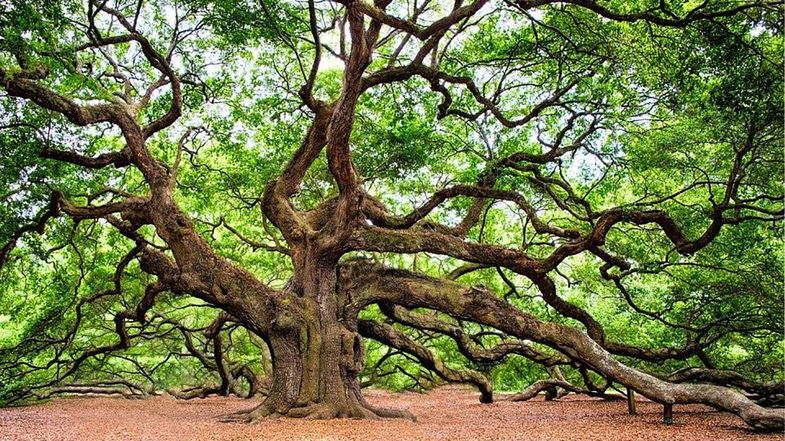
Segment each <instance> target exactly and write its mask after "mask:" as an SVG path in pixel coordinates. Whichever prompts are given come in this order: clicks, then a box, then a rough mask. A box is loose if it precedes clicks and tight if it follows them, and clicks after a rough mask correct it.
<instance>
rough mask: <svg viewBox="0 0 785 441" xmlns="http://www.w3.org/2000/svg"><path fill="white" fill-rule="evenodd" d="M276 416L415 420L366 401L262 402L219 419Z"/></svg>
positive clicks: (404, 412)
mask: <svg viewBox="0 0 785 441" xmlns="http://www.w3.org/2000/svg"><path fill="white" fill-rule="evenodd" d="M277 418H303V419H308V420H326V419H333V418H352V419H365V420H378V419H383V418H402V419H408V420H411V421H417V418H416V417H415V416H414V415H413V414H412V413H411V412H409V411H407V410H403V409H383V408H375V407H373V406H371V405H369V404H367V403H359V402H358V403H355V404H352V405H336V404H330V403H312V404H308V405H305V406H299V407H291V408H288V409H280V408H278V409H273V408H272V406H270V405H268V404H266V403H264V402H263V403H262V404H260V405H258V406H256V407H254V408H252V409H248V410H241V411H239V412H234V413H230V414H228V415H224V416H223V417H221V418H220V419H219V421H221V422H224V423H253V422H258V421H261V420H265V419H277Z"/></svg>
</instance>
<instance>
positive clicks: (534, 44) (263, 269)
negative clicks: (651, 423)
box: [0, 0, 785, 430]
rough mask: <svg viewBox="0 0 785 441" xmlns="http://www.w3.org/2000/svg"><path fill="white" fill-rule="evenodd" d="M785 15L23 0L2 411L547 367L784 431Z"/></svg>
mask: <svg viewBox="0 0 785 441" xmlns="http://www.w3.org/2000/svg"><path fill="white" fill-rule="evenodd" d="M780 6H781V5H780V3H778V2H753V3H725V2H670V1H668V2H663V1H660V2H649V1H641V2H632V3H630V2H594V1H582V0H581V1H578V0H575V1H550V0H547V1H518V2H513V1H506V2H502V1H498V2H497V1H487V0H477V1H474V2H471V3H464V2H462V1H456V2H455V3H454V4H449V5H446V4H437V3H436V2H431V1H428V0H423V1H418V2H392V1H388V0H384V1H376V2H374V3H370V2H362V1H337V2H326V1H320V2H316V1H308V2H297V1H294V2H272V1H266V0H265V1H261V2H253V3H248V4H239V5H238V4H235V3H234V2H220V1H218V2H216V1H210V2H208V1H202V0H187V1H181V2H154V3H148V2H137V1H101V2H99V1H87V2H49V1H48V2H43V3H41V2H35V3H33V2H28V1H11V2H8V3H6V4H4V6H3V8H5V11H4V13H3V14H2V15H1V16H0V17H1V18H0V30H1V34H0V35H1V36H2V39H0V60H2V65H0V85H2V89H3V90H4V91H5V94H6V97H4V99H3V100H2V101H0V102H2V105H3V106H4V112H3V115H2V120H1V121H0V124H2V127H3V130H2V131H0V148H2V149H3V158H4V159H3V169H2V174H1V179H2V186H3V190H2V198H3V201H4V205H3V208H2V213H3V224H2V228H3V230H2V231H3V236H4V240H3V242H2V243H3V248H2V251H0V265H2V277H3V281H4V282H3V296H2V302H3V303H4V306H5V310H7V311H9V312H10V313H9V314H7V315H4V316H2V318H3V320H4V321H3V322H2V329H3V332H4V333H5V335H6V337H7V340H8V341H7V344H4V349H3V350H2V359H3V362H2V366H1V367H0V369H2V370H1V371H0V379H2V380H1V381H2V382H3V400H4V401H5V402H6V403H13V402H17V401H19V400H23V399H28V398H31V397H34V396H39V397H41V396H48V395H49V394H51V393H59V392H60V391H62V390H63V388H66V389H65V390H66V392H67V391H68V389H67V388H69V387H71V388H77V389H78V388H95V387H102V386H107V385H110V386H111V385H116V384H120V385H124V386H126V387H127V388H128V390H129V391H130V393H134V394H145V393H149V392H152V391H155V390H157V389H161V388H168V387H177V388H180V389H181V388H182V387H183V386H184V385H187V384H188V383H189V382H190V380H191V379H193V380H197V381H194V383H197V384H196V385H195V386H194V388H186V390H184V391H181V392H177V393H178V394H180V395H181V396H183V397H186V398H187V397H191V396H204V395H206V394H210V393H219V394H224V395H225V394H228V393H237V394H240V395H251V396H253V395H255V394H256V393H259V392H263V393H265V394H266V398H265V399H264V401H263V402H262V404H261V405H259V406H258V407H256V408H255V409H253V410H251V411H249V412H247V413H243V414H241V415H234V416H233V418H239V419H243V420H251V419H255V418H260V417H265V416H268V415H271V414H276V415H279V414H280V415H287V416H306V417H311V418H331V417H365V418H373V417H393V416H410V415H409V414H408V413H406V412H401V411H391V410H384V409H376V408H373V407H371V406H370V405H369V404H368V403H366V402H365V400H364V399H363V397H362V394H361V386H362V381H361V380H362V379H365V380H366V383H373V382H381V383H382V384H384V382H385V381H388V380H384V379H385V378H398V380H395V381H399V382H400V381H401V380H400V379H401V378H403V377H402V376H406V377H408V378H411V379H413V380H414V381H415V382H416V384H418V385H420V386H423V385H427V384H426V383H423V382H422V375H421V374H418V373H417V372H411V371H412V370H413V369H412V368H411V366H414V365H420V366H423V367H425V368H427V369H428V370H430V371H432V372H433V373H434V374H435V375H436V376H438V377H439V378H440V379H441V380H440V381H448V382H462V383H470V384H473V385H475V386H476V387H477V388H478V389H479V390H480V392H481V394H480V397H481V401H483V402H490V401H492V399H493V397H492V389H493V388H492V385H493V383H494V382H496V383H497V384H505V382H506V383H507V384H508V385H510V386H520V385H519V384H510V382H511V380H510V378H511V377H514V378H518V380H517V381H520V379H521V378H524V379H528V378H529V377H532V376H533V375H532V373H533V372H534V373H535V374H534V375H536V370H533V369H534V368H533V367H532V366H535V365H538V366H545V367H547V369H548V370H549V374H550V375H551V376H552V377H553V378H552V379H551V380H549V382H544V383H543V382H540V383H535V384H534V385H533V389H530V390H529V391H527V392H524V393H523V395H522V396H519V397H518V398H526V397H527V396H529V395H531V391H533V390H539V389H541V388H543V387H544V386H543V385H545V386H547V387H545V388H546V389H550V390H551V392H550V396H554V395H555V394H556V392H555V388H562V389H563V390H567V391H577V392H585V393H590V394H593V395H596V396H603V397H612V396H611V395H609V394H607V393H606V392H608V391H609V390H610V389H611V388H613V387H616V386H615V385H622V386H624V387H626V388H627V390H635V391H638V392H639V393H641V394H642V395H645V396H646V397H648V398H650V399H652V400H654V401H657V402H660V403H663V404H665V405H666V407H668V408H670V406H671V405H673V404H674V403H703V404H708V405H711V406H714V407H716V408H719V409H722V410H726V411H730V412H733V413H735V414H737V415H739V416H740V417H741V418H743V419H744V420H745V421H746V422H747V423H748V424H749V425H750V426H752V427H754V428H756V429H761V430H766V429H781V428H782V427H783V421H785V413H783V411H782V410H776V409H771V408H768V407H765V406H770V405H772V404H776V403H777V402H778V401H779V400H781V395H782V386H781V383H772V382H770V381H769V380H772V379H775V380H777V379H778V380H781V379H782V371H781V359H782V355H783V353H782V352H783V346H782V341H783V339H782V329H783V323H782V302H781V295H780V294H781V291H782V278H781V277H780V276H781V274H782V267H781V266H782V265H781V262H782V255H781V254H782V246H781V245H782V244H781V241H780V238H781V223H780V221H781V220H782V210H783V206H782V203H783V190H782V179H781V177H782V176H781V170H782V154H781V153H782V152H781V147H782V99H781V94H780V93H779V92H778V91H781V90H782V65H781V60H780V57H779V55H780V54H781V52H782V30H781V23H780V22H779V21H778V17H777V15H778V14H777V13H778V12H779V8H780ZM31 233H39V234H37V235H36V234H31ZM249 251H250V252H249ZM458 280H460V282H459V281H458ZM11 317H13V318H11ZM365 339H371V340H373V341H375V342H378V343H379V344H381V345H382V346H383V347H386V348H388V349H382V346H376V343H374V346H372V348H373V351H372V352H371V354H370V355H368V354H367V351H366V340H365ZM260 340H261V341H260ZM267 348H269V354H270V357H271V362H272V366H269V367H267V368H266V369H263V366H264V364H265V363H264V361H265V359H266V356H265V355H264V353H265V351H266V350H267ZM510 355H517V356H521V357H522V358H525V359H527V360H530V362H531V363H533V364H530V365H523V366H522V367H521V365H518V366H519V367H517V368H516V367H515V365H514V364H512V365H510V364H507V363H503V362H504V360H505V359H507V358H511V357H508V356H510ZM367 356H368V357H369V358H370V363H369V364H368V368H367V369H365V362H366V357H367ZM459 357H463V360H461V359H460V358H459ZM401 358H406V359H407V360H409V361H407V362H397V361H395V360H400V359H401ZM445 361H446V362H445ZM393 362H395V364H396V372H397V373H395V374H394V375H395V377H393V376H392V375H393V374H391V372H392V371H390V369H389V367H390V366H391V364H392V363H393ZM519 362H520V360H519V359H517V358H516V359H513V360H512V361H511V362H510V363H519ZM499 363H502V364H501V365H499ZM494 365H498V366H497V367H493V366H494ZM731 368H732V369H731ZM364 369H365V370H364ZM516 369H518V370H520V369H523V370H524V371H526V372H527V373H526V374H524V375H520V374H515V371H516ZM205 373H210V375H214V378H215V377H217V378H216V380H217V381H216V383H214V384H212V383H210V382H206V381H204V378H203V375H204V374H205ZM489 377H490V378H489ZM117 378H120V379H123V381H125V383H112V382H117V381H120V380H117ZM129 378H134V379H136V380H137V381H136V382H130V381H128V379H129ZM243 379H244V381H241V380H243ZM68 381H71V382H72V383H69V384H66V383H67V382H68ZM73 381H76V382H73ZM512 381H513V382H514V381H516V380H512ZM139 382H141V383H142V384H141V385H140V384H139ZM695 382H699V383H700V384H692V383H695ZM706 383H709V384H706ZM734 389H737V390H734ZM72 390H73V389H72ZM82 390H88V391H89V390H90V389H82ZM738 390H741V391H743V392H745V393H746V395H745V394H743V393H740V392H739V391H738ZM755 401H757V403H756V402H755Z"/></svg>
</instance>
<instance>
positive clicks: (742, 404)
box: [342, 263, 785, 430]
mask: <svg viewBox="0 0 785 441" xmlns="http://www.w3.org/2000/svg"><path fill="white" fill-rule="evenodd" d="M360 286H362V290H361V291H359V292H355V291H354V290H353V288H354V289H357V287H360ZM342 287H343V289H345V290H347V291H351V292H352V296H355V297H354V299H355V302H357V303H360V304H369V303H373V302H379V301H387V302H392V303H396V304H399V305H403V306H406V307H409V308H418V307H422V308H430V309H435V310H438V311H441V312H444V313H447V314H450V315H452V316H455V317H459V318H462V319H466V320H472V321H475V322H477V323H481V324H484V325H487V326H492V327H494V328H496V329H499V330H501V331H503V332H505V333H507V334H509V335H512V336H515V337H518V338H522V339H528V340H532V341H535V342H538V343H542V344H545V345H547V346H550V347H552V348H554V349H557V350H559V351H561V352H563V353H565V354H566V355H568V356H569V357H571V358H576V359H579V360H581V362H582V363H584V364H585V365H587V366H588V367H590V368H591V369H593V370H595V371H597V372H598V373H600V374H601V375H602V376H604V377H606V378H608V379H610V380H612V381H615V382H618V383H621V384H623V385H624V386H626V387H628V388H630V389H632V390H635V391H637V392H639V393H641V394H642V395H644V396H646V397H647V398H649V399H651V400H653V401H657V402H659V403H663V404H666V405H673V404H688V403H700V404H707V405H710V406H713V407H715V408H718V409H722V410H726V411H728V412H732V413H734V414H736V415H738V416H739V417H741V418H742V419H743V420H744V421H745V422H746V423H747V424H749V425H750V426H752V427H754V428H756V429H759V430H780V429H781V428H782V427H783V425H785V410H783V409H767V408H764V407H761V406H759V405H757V404H755V403H754V402H752V401H751V400H749V399H748V398H746V397H745V396H744V395H742V394H740V393H738V392H735V391H734V390H732V389H728V388H725V387H721V386H714V385H692V384H676V383H670V382H667V381H663V380H660V379H658V378H656V377H654V376H652V375H649V374H646V373H643V372H641V371H638V370H636V369H633V368H630V367H628V366H625V365H624V364H622V363H621V362H619V361H618V360H616V359H615V358H613V356H612V355H611V354H610V353H609V352H608V351H607V350H605V349H604V348H602V347H601V346H600V345H599V344H598V343H597V342H595V341H594V340H593V339H591V338H590V337H589V336H588V335H586V334H585V333H583V332H581V331H580V330H578V329H575V328H572V327H570V326H566V325H562V324H557V323H550V322H545V321H542V320H540V319H539V318H537V317H536V316H533V315H531V314H527V313H525V312H523V311H521V310H519V309H517V308H515V307H513V306H512V305H510V304H508V303H506V302H504V301H503V300H501V299H499V298H498V297H496V296H495V295H494V294H493V293H491V292H489V291H487V290H485V289H481V288H476V287H466V286H463V285H460V284H457V283H455V282H451V281H447V280H444V279H437V278H433V277H428V276H425V275H422V274H417V273H411V272H408V271H402V270H392V269H389V268H384V267H382V266H376V265H372V264H363V263H356V264H355V265H351V266H347V267H344V268H343V269H342Z"/></svg>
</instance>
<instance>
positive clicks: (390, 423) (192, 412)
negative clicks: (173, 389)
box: [0, 387, 785, 441]
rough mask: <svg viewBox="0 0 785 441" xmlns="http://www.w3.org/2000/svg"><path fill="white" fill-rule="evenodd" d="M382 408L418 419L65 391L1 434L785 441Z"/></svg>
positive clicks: (591, 417) (450, 395) (576, 411)
mask: <svg viewBox="0 0 785 441" xmlns="http://www.w3.org/2000/svg"><path fill="white" fill-rule="evenodd" d="M367 396H368V400H369V401H370V402H371V403H372V404H374V405H378V406H386V407H395V408H404V409H409V410H410V411H412V412H414V414H415V415H417V417H418V419H419V421H418V422H416V423H414V422H410V421H397V420H384V421H359V420H332V421H302V420H294V419H283V420H272V421H270V420H268V421H262V422H259V423H256V424H250V425H248V424H237V423H232V424H227V423H220V422H218V421H217V418H218V417H219V416H221V415H223V414H226V413H230V412H234V411H237V410H240V409H246V408H249V407H251V406H253V405H254V403H253V402H249V401H246V400H242V399H236V398H208V399H204V400H191V401H178V400H176V399H174V398H172V397H169V396H161V397H155V398H150V399H146V400H128V399H122V398H61V399H57V400H54V401H51V402H48V403H45V404H41V405H34V406H27V407H19V408H10V409H0V441H6V440H31V441H33V440H35V441H43V440H58V441H59V440H74V441H76V440H79V441H92V440H107V441H108V440H129V441H130V440H139V441H142V440H144V441H147V440H150V441H153V440H155V441H159V440H160V441H164V440H188V441H191V440H220V441H224V440H264V441H283V440H309V441H316V440H320V441H321V440H331V441H348V440H364V441H370V440H396V441H398V440H401V441H402V440H428V441H436V440H445V441H446V440H449V441H459V440H522V441H525V440H537V441H549V440H553V441H557V440H558V441H569V440H581V441H589V440H598V441H599V440H602V441H607V440H636V441H639V440H646V441H649V440H711V441H724V440H756V441H764V440H765V441H768V440H785V435H778V434H768V435H760V434H754V433H752V432H750V431H748V430H747V429H745V426H744V423H743V422H742V421H741V420H740V419H738V418H736V417H734V416H733V415H729V414H725V413H720V412H716V411H712V410H711V409H709V408H706V407H702V406H678V407H676V408H675V419H676V422H675V424H674V425H672V426H664V425H663V424H661V423H660V420H661V418H662V416H661V410H662V408H661V407H660V406H658V405H656V404H654V403H650V402H639V403H638V411H639V415H637V416H632V415H628V414H627V408H626V403H625V402H613V403H609V402H603V401H597V400H593V399H588V398H583V397H571V398H569V399H564V400H562V401H560V402H545V401H542V398H538V399H536V400H533V401H530V402H524V403H513V402H504V401H500V402H497V403H494V404H490V405H488V404H480V403H479V401H478V399H477V394H476V393H475V392H472V391H470V390H466V389H462V388H457V387H445V388H441V389H438V390H435V391H432V392H430V393H428V394H416V393H403V394H393V393H388V392H382V391H370V392H368V393H367Z"/></svg>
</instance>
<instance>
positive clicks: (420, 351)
mask: <svg viewBox="0 0 785 441" xmlns="http://www.w3.org/2000/svg"><path fill="white" fill-rule="evenodd" d="M357 329H358V331H359V332H360V335H362V336H363V337H367V338H372V339H374V340H376V341H378V342H380V343H382V344H385V345H387V346H390V347H392V348H395V349H398V350H399V351H402V352H406V353H407V354H411V355H413V356H414V357H416V358H417V359H418V360H419V361H420V362H421V363H422V364H423V366H425V367H426V368H428V369H430V370H431V371H433V372H435V373H436V374H437V375H438V376H439V377H441V378H442V379H444V380H447V381H449V382H454V383H468V384H472V385H474V386H476V387H477V389H479V390H480V402H482V403H491V402H493V387H492V386H491V383H490V382H489V381H488V379H487V378H485V376H484V375H482V374H480V373H479V372H476V371H472V370H469V369H460V370H459V369H451V368H449V367H447V366H445V365H444V362H443V361H442V360H440V359H439V358H437V357H435V356H434V355H433V353H432V352H431V351H430V350H429V349H428V348H426V347H425V346H423V345H421V344H419V343H417V342H416V341H414V340H412V339H411V338H409V337H408V336H407V335H406V334H404V333H403V332H401V331H399V330H397V329H395V328H393V327H392V326H390V325H388V324H386V323H380V322H377V321H373V320H359V321H358V322H357Z"/></svg>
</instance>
